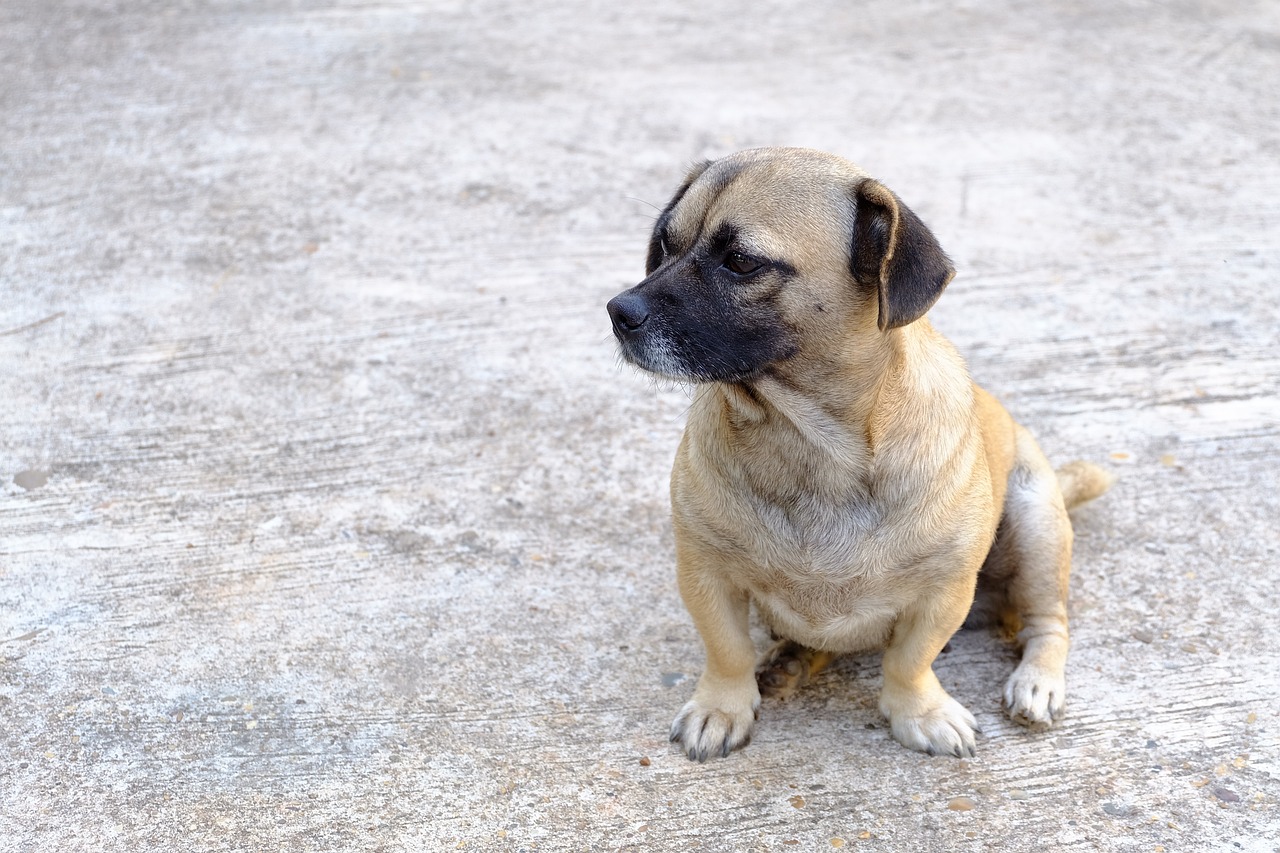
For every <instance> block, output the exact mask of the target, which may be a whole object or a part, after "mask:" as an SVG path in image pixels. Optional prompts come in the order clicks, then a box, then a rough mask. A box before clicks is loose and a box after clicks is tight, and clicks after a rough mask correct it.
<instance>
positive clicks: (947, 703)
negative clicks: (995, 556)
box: [880, 589, 978, 758]
mask: <svg viewBox="0 0 1280 853" xmlns="http://www.w3.org/2000/svg"><path fill="white" fill-rule="evenodd" d="M972 600H973V594H972V592H971V591H966V590H964V589H955V590H951V591H947V592H945V593H942V594H939V595H937V596H932V597H930V598H928V599H924V600H922V601H919V602H916V603H915V604H913V605H912V606H911V607H910V608H909V609H908V610H907V611H906V612H904V613H903V614H902V615H901V616H900V617H899V618H898V621H897V622H896V623H895V624H894V628H893V636H892V638H891V639H890V640H889V645H888V647H887V648H886V649H885V652H884V661H883V665H882V669H883V671H884V687H883V688H882V689H881V692H880V713H882V714H884V715H885V717H887V718H888V720H889V727H890V730H891V731H892V732H893V736H894V738H895V739H896V740H897V741H898V742H899V743H901V744H902V745H903V746H906V747H910V748H911V749H916V750H919V751H921V752H927V753H929V754H930V755H938V754H948V755H954V756H956V757H957V758H963V757H966V756H967V757H972V756H973V755H974V754H975V752H976V745H975V743H974V735H975V733H976V732H977V729H978V723H977V721H976V720H974V718H973V715H972V714H970V713H969V712H968V710H966V709H965V707H964V706H963V705H961V704H960V703H959V702H957V701H956V700H955V699H952V698H951V696H950V695H948V694H947V691H945V690H943V689H942V685H941V684H940V683H939V682H938V677H937V676H936V675H934V674H933V661H934V659H935V658H936V657H937V656H938V653H939V652H941V651H942V648H943V646H945V645H946V644H947V640H948V639H950V637H951V635H952V634H954V633H955V632H956V630H957V629H959V627H960V625H961V623H962V622H964V617H965V614H966V613H967V612H968V609H969V605H970V604H971V603H972Z"/></svg>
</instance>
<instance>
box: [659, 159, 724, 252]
mask: <svg viewBox="0 0 1280 853" xmlns="http://www.w3.org/2000/svg"><path fill="white" fill-rule="evenodd" d="M711 163H712V161H711V160H703V161H702V162H701V163H699V164H697V165H696V166H694V167H693V168H692V169H690V170H689V174H687V175H685V176H684V183H682V184H680V189H678V190H676V194H675V195H673V196H672V197H671V201H669V202H667V206H666V207H664V208H663V209H662V213H660V214H658V221H657V222H655V223H654V224H653V236H651V237H650V238H649V257H648V258H647V259H646V260H645V262H644V274H645V275H653V271H654V270H656V269H657V268H658V267H660V266H662V256H663V253H662V232H663V231H664V230H666V227H667V221H668V220H669V219H670V218H671V211H673V210H675V207H676V205H677V204H679V203H680V199H682V198H684V194H685V193H687V192H688V191H689V187H691V186H693V182H694V181H696V180H698V178H699V177H700V176H701V175H702V173H703V172H705V171H707V167H708V166H710V165H711Z"/></svg>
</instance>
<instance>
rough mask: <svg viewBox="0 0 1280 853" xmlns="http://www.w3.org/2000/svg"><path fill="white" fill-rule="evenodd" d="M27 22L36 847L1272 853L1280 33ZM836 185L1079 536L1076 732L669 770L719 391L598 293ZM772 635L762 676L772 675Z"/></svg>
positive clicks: (859, 21) (13, 406)
mask: <svg viewBox="0 0 1280 853" xmlns="http://www.w3.org/2000/svg"><path fill="white" fill-rule="evenodd" d="M743 5H745V4H736V3H730V2H726V0H708V2H704V3H698V4H688V3H683V2H674V0H655V2H651V3H645V4H631V3H615V4H606V3H586V2H572V3H567V4H565V3H548V2H543V0H532V2H524V3H515V2H510V3H504V2H490V1H489V0H481V2H475V3H465V4H464V3H460V2H459V3H450V2H445V0H441V2H427V3H413V2H385V3H374V2H367V3H359V2H330V3H324V2H284V0H261V2H252V3H250V2H229V1H228V2H211V3H202V4H197V3H176V2H159V0H154V2H128V3H126V2H116V3H111V2H106V1H105V0H103V2H87V0H85V1H83V2H76V0H6V2H4V3H3V4H0V58H2V59H3V62H2V63H0V67H2V68H3V71H2V72H0V851H5V853H8V851H22V852H23V853H26V852H27V851H41V853H44V851H49V853H53V851H58V853H63V851H80V850H85V851H89V850H92V851H103V850H107V851H116V850H119V851H139V850H166V851H167V850H185V851H223V850H245V851H251V850H252V851H256V850H297V851H305V850H386V851H396V850H446V849H449V850H451V849H456V848H465V849H478V850H490V849H492V850H605V849H637V850H641V849H642V850H685V849H703V850H730V851H734V850H792V849H797V850H826V849H831V848H833V847H845V848H858V849H866V850H910V851H914V853H928V852H929V851H951V850H979V849H993V850H1002V851H1033V850H1034V851H1040V850H1055V849H1062V850H1082V849H1095V850H1104V851H1129V850H1144V851H1158V850H1162V849H1163V850H1167V851H1176V850H1191V851H1196V850H1228V851H1234V850H1246V851H1275V850H1277V849H1280V841H1278V840H1277V839H1280V804H1278V801H1280V698H1278V697H1280V631H1278V630H1277V625H1278V624H1280V623H1278V621H1277V619H1278V614H1280V524H1278V523H1277V519H1280V497H1278V496H1277V494H1278V493H1277V482H1280V308H1278V307H1277V302H1278V300H1277V291H1276V281H1277V269H1280V230H1278V228H1277V223H1280V96H1278V95H1277V88H1276V81H1277V80H1280V6H1277V5H1276V4H1275V3H1272V2H1231V3H1228V2H1220V3H1163V4H1136V3H1134V4H1128V3H1123V4H1118V3H1109V2H1047V3H1007V4H1005V3H1001V4H973V5H963V4H962V5H957V4H944V3H892V4H891V3H873V4H850V3H841V2H834V0H830V2H814V3H806V4H795V5H794V6H793V5H791V4H785V5H784V4H750V5H751V9H752V10H751V11H744V10H743V8H741V7H742V6H743ZM767 144H799V145H807V146H812V147H816V148H822V149H826V150H830V151H834V152H837V153H839V154H842V155H844V156H846V157H848V158H850V159H852V160H854V161H856V162H858V163H859V164H861V165H862V166H863V167H865V168H866V169H868V171H870V172H871V173H872V174H874V175H876V176H877V177H879V178H881V179H882V180H883V181H884V182H885V183H887V184H888V185H889V186H890V187H892V188H893V189H894V190H895V191H897V192H898V194H899V195H900V196H901V197H902V198H903V199H904V200H905V201H906V202H907V203H908V204H909V205H910V206H911V207H912V208H913V209H914V210H915V211H916V212H917V213H918V214H919V215H920V216H921V217H922V218H923V219H924V220H925V221H926V222H927V223H928V224H929V225H930V227H931V228H932V229H933V231H934V232H935V234H937V236H938V238H939V239H940V241H941V242H942V244H943V246H944V247H945V248H946V249H947V251H948V252H949V253H950V255H951V257H952V258H953V259H954V260H955V262H956V266H957V268H958V269H959V275H958V276H957V278H956V280H955V282H954V283H953V284H952V286H951V287H950V289H949V290H948V292H947V293H946V294H945V295H944V297H943V299H942V301H941V302H940V303H939V304H938V305H937V307H936V308H935V309H934V310H933V312H932V313H931V317H932V319H933V322H934V324H935V325H936V326H937V327H938V328H939V329H940V330H942V331H943V332H944V333H946V334H947V335H949V336H950V337H951V338H952V340H953V341H954V342H955V343H956V344H957V346H958V347H959V349H960V350H961V352H962V353H963V354H964V355H965V356H966V358H967V359H968V360H969V362H970V366H971V368H972V370H973V372H974V374H975V376H976V377H977V378H978V379H979V381H980V382H982V383H983V384H984V385H985V386H987V387H988V388H990V389H991V390H992V391H993V392H995V393H996V394H997V395H998V396H1000V397H1001V398H1002V399H1003V400H1004V401H1005V402H1006V403H1007V405H1008V407H1009V408H1010V409H1011V410H1012V411H1013V412H1014V414H1015V416H1017V417H1018V418H1019V419H1020V420H1021V421H1022V422H1024V423H1025V424H1027V425H1028V426H1029V427H1030V428H1031V429H1032V430H1033V431H1034V432H1035V433H1036V434H1037V435H1038V437H1039V438H1040V441H1041V444H1042V446H1043V447H1044V448H1045V450H1046V452H1047V453H1048V455H1049V456H1050V458H1051V459H1053V460H1054V461H1055V462H1058V463H1061V462H1065V461H1068V460H1071V459H1075V458H1085V459H1091V460H1095V461H1099V462H1101V463H1104V464H1106V465H1108V466H1109V467H1111V468H1112V469H1113V470H1114V471H1116V473H1117V474H1118V475H1119V480H1118V482H1117V484H1116V486H1115V488H1114V489H1113V491H1112V492H1111V493H1110V494H1108V495H1107V496H1106V497H1104V498H1103V499H1102V500H1100V501H1098V502H1096V503H1095V504H1092V505H1090V506H1088V507H1086V508H1084V509H1082V510H1081V511H1080V512H1079V513H1078V514H1077V515H1076V529H1077V539H1076V558H1075V570H1074V574H1073V577H1072V619H1073V651H1072V657H1071V659H1070V661H1069V664H1068V685H1069V691H1070V696H1069V704H1068V715H1067V717H1066V719H1064V720H1063V721H1062V722H1061V723H1060V724H1059V725H1058V726H1057V727H1055V728H1054V729H1052V730H1050V731H1048V732H1040V733H1029V732H1027V731H1024V730H1022V729H1021V728H1019V727H1017V726H1015V725H1013V724H1011V723H1010V722H1008V721H1007V720H1006V719H1005V718H1004V717H1003V715H1002V712H1001V709H1000V704H999V688H1000V685H1001V684H1002V683H1003V680H1004V678H1005V677H1006V675H1007V673H1008V672H1009V671H1010V669H1011V668H1012V665H1013V662H1014V660H1015V655H1014V652H1013V651H1012V649H1010V648H1009V647H1008V646H1006V645H1004V644H1003V643H1002V642H1001V641H1000V640H999V639H997V638H996V637H994V636H992V635H988V634H985V633H965V634H961V635H959V636H957V637H956V639H955V640H954V641H953V642H952V645H951V648H950V651H949V652H948V653H947V654H945V655H944V656H942V658H940V660H939V662H938V664H937V667H936V669H937V672H938V675H939V678H940V679H941V680H942V682H943V684H944V685H945V686H946V687H947V688H948V690H949V691H950V692H951V693H952V694H953V695H954V696H955V697H956V698H957V699H959V700H960V701H961V702H963V703H964V704H965V705H967V706H968V707H969V708H970V709H971V710H972V711H973V712H974V714H975V715H976V716H977V718H978V720H979V723H980V724H981V725H982V727H983V729H984V732H985V736H984V737H982V738H981V739H980V740H979V745H978V747H979V748H978V756H977V758H975V759H973V760H964V761H961V760H955V759H950V758H929V757H926V756H923V755H918V754H915V753H911V752H908V751H906V750H904V749H902V748H901V747H899V746H897V745H896V744H895V743H894V742H893V741H892V740H891V739H890V737H889V734H888V732H887V730H886V728H885V725H884V724H883V721H882V720H881V718H880V716H879V714H878V713H877V711H876V707H875V697H876V691H877V689H878V683H879V666H878V660H877V659H876V657H875V656H868V657H858V658H850V659H845V660H842V661H841V662H839V663H838V664H837V665H835V666H834V667H833V668H832V669H831V670H829V671H827V672H826V673H824V674H823V675H822V676H821V677H819V678H818V680H817V682H816V683H815V684H813V685H811V686H810V687H809V688H808V689H807V690H806V691H805V692H804V693H802V694H801V695H800V696H798V697H797V698H796V699H794V700H793V701H791V702H789V703H787V704H774V703H766V705H765V707H764V708H763V711H762V714H761V720H760V723H759V726H758V728H757V731H756V735H755V739H754V742H753V743H752V744H751V746H750V747H748V748H747V749H746V750H745V751H743V752H740V753H736V754H734V755H733V756H731V757H730V758H728V759H725V760H718V761H713V762H709V763H707V764H705V765H698V764H694V763H691V762H689V761H688V760H686V759H685V758H684V757H683V756H682V755H680V754H678V753H677V752H676V751H675V750H674V748H673V747H671V746H670V745H669V744H668V743H667V741H666V732H667V727H668V725H669V723H670V720H671V718H672V716H673V715H674V713H675V711H676V710H677V709H678V707H679V706H680V705H681V704H682V703H683V702H684V701H685V700H686V699H687V698H688V696H689V694H690V692H691V690H692V687H693V683H694V679H695V678H696V676H697V674H698V672H699V670H700V667H701V655H702V651H701V645H700V642H699V640H698V638H697V636H696V634H695V632H694V630H693V627H692V625H691V624H690V622H689V619H688V617H687V615H686V614H685V612H684V610H683V608H682V606H681V604H680V602H679V598H678V595H677V593H676V589H675V583H674V568H673V554H672V539H671V532H670V526H669V521H668V505H667V496H666V477H667V472H668V470H669V466H670V462H671V458H672V455H673V453H674V451H675V446H676V443H677V441H678V439H679V435H680V430H681V424H682V417H683V412H684V408H685V406H686V405H687V402H688V396H687V393H686V391H685V390H683V389H681V388H678V387H670V386H665V385H655V384H654V383H653V382H652V381H650V380H648V379H646V378H644V377H643V376H640V375H638V374H636V373H635V372H634V371H632V370H630V369H628V368H625V367H623V366H621V365H620V364H619V363H618V360H617V357H616V355H615V352H614V348H613V344H612V340H611V336H610V334H609V329H608V321H607V317H606V315H605V313H604V303H605V301H606V300H607V299H608V298H609V297H610V296H612V295H613V294H614V293H616V292H618V291H620V290H622V289H623V288H625V287H627V286H629V285H630V284H633V283H634V282H636V281H638V280H639V278H640V276H641V275H642V267H643V257H644V251H645V243H646V240H647V232H648V228H649V227H650V224H651V222H652V218H653V216H654V214H655V208H656V207H660V206H661V205H662V204H663V203H664V202H665V200H666V198H667V196H668V195H669V193H670V192H671V191H672V189H674V187H675V185H676V184H677V183H678V181H679V179H680V177H681V176H682V174H683V172H684V169H685V168H686V166H687V165H689V164H690V163H691V162H693V161H695V160H697V159H700V158H702V157H705V156H716V155H719V154H725V153H728V152H730V151H733V150H736V149H738V148H743V147H749V146H755V145H767ZM761 639H762V640H763V636H761Z"/></svg>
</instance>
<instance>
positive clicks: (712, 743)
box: [671, 679, 760, 761]
mask: <svg viewBox="0 0 1280 853" xmlns="http://www.w3.org/2000/svg"><path fill="white" fill-rule="evenodd" d="M700 692H701V691H700ZM713 698H714V700H715V701H710V700H708V699H707V698H699V696H697V695H696V694H695V695H694V697H693V699H692V700H691V701H689V702H687V703H685V706H684V707H683V708H681V709H680V713H679V714H676V718H675V721H674V722H673V723H672V724H671V741H672V742H673V743H676V744H679V745H680V749H681V750H682V751H683V752H684V754H685V755H687V756H689V758H690V759H691V760H693V761H706V760H707V759H708V758H710V757H711V756H713V755H719V756H721V757H723V756H727V755H728V754H729V753H731V752H733V751H734V750H735V749H740V748H742V747H744V746H746V745H747V744H748V743H749V742H750V741H751V729H752V727H754V725H755V722H756V718H757V717H758V716H759V711H760V694H759V692H757V691H756V689H755V681H754V679H753V680H752V682H751V690H749V691H746V690H743V691H736V692H735V694H724V693H722V694H720V695H718V696H714V697H713Z"/></svg>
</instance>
